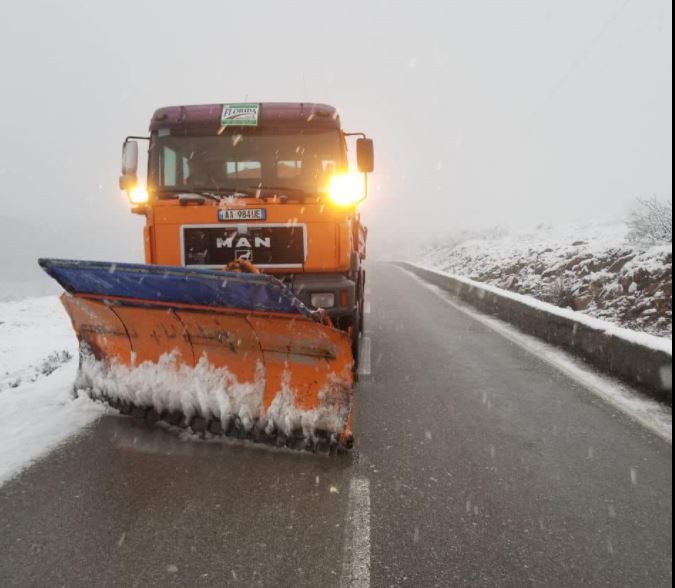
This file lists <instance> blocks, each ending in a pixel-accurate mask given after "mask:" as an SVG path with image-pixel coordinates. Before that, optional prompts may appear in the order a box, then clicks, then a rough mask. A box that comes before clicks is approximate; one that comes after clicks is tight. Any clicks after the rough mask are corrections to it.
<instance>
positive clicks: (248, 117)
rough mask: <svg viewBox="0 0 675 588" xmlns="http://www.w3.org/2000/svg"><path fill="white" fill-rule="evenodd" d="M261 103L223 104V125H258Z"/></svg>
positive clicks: (221, 117)
mask: <svg viewBox="0 0 675 588" xmlns="http://www.w3.org/2000/svg"><path fill="white" fill-rule="evenodd" d="M259 118H260V104H223V113H222V114H221V116H220V125H221V126H222V127H257V126H258V119H259Z"/></svg>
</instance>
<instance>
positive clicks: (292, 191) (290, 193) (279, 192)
mask: <svg viewBox="0 0 675 588" xmlns="http://www.w3.org/2000/svg"><path fill="white" fill-rule="evenodd" d="M251 189H252V190H255V192H256V194H257V195H258V196H259V197H260V198H262V199H263V200H265V199H267V198H268V197H269V196H268V195H266V194H264V193H265V192H272V193H273V194H274V195H275V196H287V197H291V198H293V197H295V198H299V199H300V200H301V201H303V202H304V200H305V198H311V197H313V196H314V195H313V194H311V193H310V192H307V190H303V189H301V188H289V187H288V186H266V185H263V186H252V187H251Z"/></svg>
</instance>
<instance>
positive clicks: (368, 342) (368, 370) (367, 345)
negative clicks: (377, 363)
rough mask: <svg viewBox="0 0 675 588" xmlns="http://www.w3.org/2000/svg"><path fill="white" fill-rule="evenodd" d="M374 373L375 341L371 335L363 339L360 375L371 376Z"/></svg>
mask: <svg viewBox="0 0 675 588" xmlns="http://www.w3.org/2000/svg"><path fill="white" fill-rule="evenodd" d="M372 373H373V341H372V339H371V338H370V337H363V339H361V357H360V359H359V375H360V376H370V375H372Z"/></svg>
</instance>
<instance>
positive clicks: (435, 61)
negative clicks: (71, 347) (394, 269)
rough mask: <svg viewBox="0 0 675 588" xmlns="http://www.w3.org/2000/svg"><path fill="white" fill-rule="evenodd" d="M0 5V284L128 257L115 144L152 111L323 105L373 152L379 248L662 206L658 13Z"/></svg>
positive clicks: (593, 8) (542, 6) (291, 0)
mask: <svg viewBox="0 0 675 588" xmlns="http://www.w3.org/2000/svg"><path fill="white" fill-rule="evenodd" d="M3 8H4V11H3V18H2V23H0V72H1V78H0V88H1V91H0V270H2V271H3V272H5V273H4V275H3V277H0V282H2V281H3V279H4V280H5V282H6V283H7V282H9V281H10V280H13V279H14V280H21V279H23V276H24V274H25V276H27V277H26V279H27V280H30V279H32V277H34V275H33V274H32V273H31V272H32V271H33V270H32V268H33V265H34V258H35V257H37V256H38V255H47V256H68V257H85V258H100V259H111V260H119V261H138V260H141V259H142V238H141V233H140V227H141V226H142V219H140V218H138V217H133V216H132V215H130V214H129V213H128V205H127V203H126V200H125V197H124V196H123V195H122V194H121V193H120V192H119V190H118V189H117V177H118V173H119V160H120V147H121V142H122V140H123V138H124V137H125V136H126V135H127V134H145V132H146V129H147V126H148V122H149V119H150V115H151V114H152V112H153V111H154V109H155V108H157V107H159V106H163V105H171V104H198V103H210V102H226V101H237V100H244V99H247V100H250V101H268V100H283V101H318V102H327V103H330V104H334V105H336V106H337V107H338V108H339V109H340V111H341V114H342V119H343V123H344V125H345V127H346V128H347V130H350V131H366V132H368V133H369V134H370V135H371V136H372V137H373V138H374V139H375V140H376V148H377V165H378V171H377V173H376V175H375V176H374V177H373V179H372V181H373V192H372V196H371V199H370V201H369V202H368V203H367V205H366V207H365V212H366V215H367V218H368V221H369V224H370V226H371V245H372V249H373V251H375V252H376V253H377V252H378V251H385V250H389V249H390V248H391V247H392V246H393V245H394V244H395V243H403V242H405V243H408V244H409V243H411V242H419V241H420V240H422V239H424V238H427V237H431V236H436V235H442V234H445V233H448V232H451V231H454V230H457V229H462V228H480V227H485V226H492V225H496V224H500V225H505V226H514V227H515V226H528V225H531V224H535V223H541V222H572V221H586V220H589V219H599V220H605V219H614V218H620V217H621V216H622V215H623V214H625V212H626V210H627V209H628V207H629V205H630V202H631V200H632V199H633V198H634V197H636V196H644V195H652V194H656V195H659V196H661V197H664V198H671V197H672V171H671V169H672V168H671V159H672V26H671V22H672V5H671V0H632V1H631V0H628V1H626V0H442V1H437V0H434V1H431V2H428V1H418V2H410V1H400V2H399V1H386V0H379V1H371V0H367V1H364V0H361V1H352V0H343V1H341V2H330V3H329V2H319V1H317V0H312V1H310V0H285V1H284V2H277V1H270V0H258V1H257V2H254V3H242V2H230V1H223V0H213V1H199V0H191V1H189V2H188V1H174V0H164V1H162V2H143V1H139V0H116V1H115V2H101V1H91V0H90V1H81V2H77V1H75V0H70V1H31V0H26V1H23V2H17V1H12V0H6V1H5V2H3ZM28 266H30V268H31V269H30V271H29V270H26V269H24V268H26V267H28Z"/></svg>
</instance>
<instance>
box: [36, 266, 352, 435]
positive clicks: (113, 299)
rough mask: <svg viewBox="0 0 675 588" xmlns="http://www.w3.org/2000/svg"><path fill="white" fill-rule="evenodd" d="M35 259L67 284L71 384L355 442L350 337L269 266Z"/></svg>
mask: <svg viewBox="0 0 675 588" xmlns="http://www.w3.org/2000/svg"><path fill="white" fill-rule="evenodd" d="M39 263H40V265H41V266H42V268H43V269H44V270H45V271H46V272H47V273H48V274H49V275H50V276H52V277H53V278H54V279H55V280H56V281H58V282H59V283H60V284H61V285H62V286H63V288H64V289H65V290H66V294H64V295H63V296H62V302H63V305H64V306H65V308H66V310H67V311H68V314H69V315H70V318H71V320H72V323H73V327H74V329H75V331H76V333H77V337H78V339H79V341H80V348H81V351H82V357H81V364H80V370H79V375H78V381H77V384H76V385H77V387H78V388H80V389H85V390H88V391H90V393H91V394H92V395H93V396H95V397H100V398H103V399H105V400H106V401H108V402H109V403H110V404H112V405H113V406H116V407H118V408H119V409H120V410H121V411H122V412H129V411H134V413H139V412H140V413H141V414H143V416H145V417H147V418H149V419H150V420H159V419H163V420H166V421H168V422H169V423H171V424H173V425H181V426H185V427H188V426H189V427H191V428H192V429H193V430H195V431H200V432H201V431H207V430H208V431H210V432H211V433H214V434H225V435H231V436H235V437H239V438H252V439H254V440H257V441H264V442H272V443H276V444H281V443H286V444H289V445H293V446H314V445H315V444H317V443H321V444H328V446H332V447H342V448H351V446H352V444H353V436H352V431H351V406H352V386H353V374H352V369H353V361H354V360H353V357H352V352H351V343H350V338H349V336H348V334H346V333H343V332H341V331H338V330H336V329H334V328H332V327H331V326H327V325H325V324H323V323H322V322H321V320H320V318H318V316H317V315H316V313H313V312H311V311H310V310H309V309H307V308H306V307H305V306H304V305H303V304H302V303H301V302H300V301H299V300H298V299H297V298H296V297H295V295H294V294H293V293H292V292H291V291H290V290H289V289H288V288H286V287H285V286H284V285H283V284H282V283H281V282H279V281H278V280H276V279H275V278H273V277H271V276H266V275H252V274H237V273H226V272H221V271H213V270H195V269H185V268H179V267H162V266H150V265H135V264H112V263H101V262H81V261H62V260H40V262H39ZM139 416H140V415H139Z"/></svg>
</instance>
